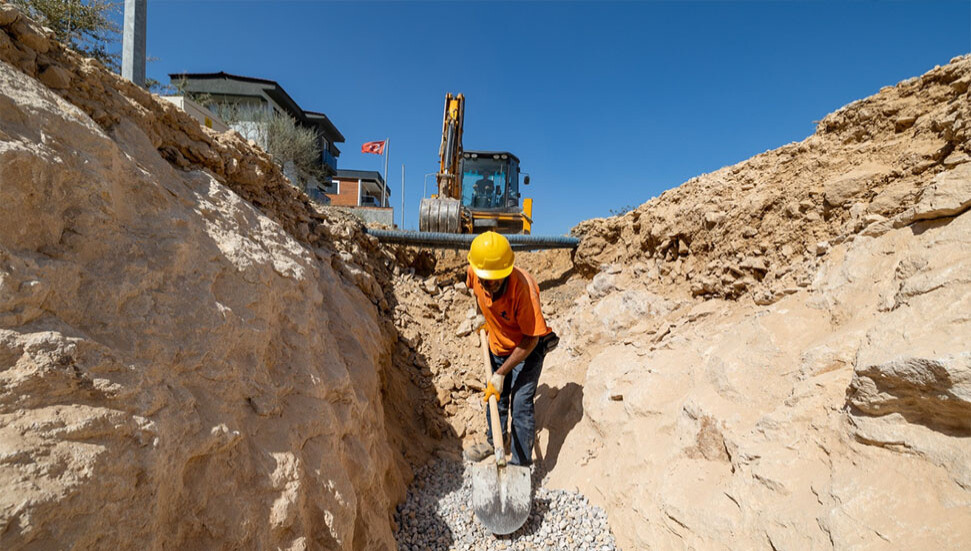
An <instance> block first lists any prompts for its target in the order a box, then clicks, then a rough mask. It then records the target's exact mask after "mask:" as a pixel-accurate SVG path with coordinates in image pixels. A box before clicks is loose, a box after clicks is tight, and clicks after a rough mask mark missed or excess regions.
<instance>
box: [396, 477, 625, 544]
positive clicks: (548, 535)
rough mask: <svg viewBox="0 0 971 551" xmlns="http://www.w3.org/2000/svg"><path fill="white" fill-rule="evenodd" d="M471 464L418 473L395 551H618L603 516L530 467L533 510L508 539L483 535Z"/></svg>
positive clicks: (400, 517) (400, 516)
mask: <svg viewBox="0 0 971 551" xmlns="http://www.w3.org/2000/svg"><path fill="white" fill-rule="evenodd" d="M472 468H473V464H472V463H471V462H469V461H465V462H458V461H454V460H450V459H437V460H433V461H431V462H429V463H428V464H427V465H425V466H423V467H422V468H420V469H418V471H417V472H416V473H415V480H414V481H413V482H412V485H411V487H410V488H409V490H408V497H407V498H406V499H405V501H404V502H403V503H402V504H401V505H399V506H398V509H397V512H396V514H395V522H396V524H397V530H396V531H395V538H396V539H397V542H398V550H399V551H446V550H456V551H458V550H462V551H503V550H509V551H514V550H527V549H528V550H539V551H574V550H577V549H583V550H587V551H616V550H617V547H616V545H615V543H614V537H613V535H612V534H611V532H610V528H609V526H608V525H607V514H606V513H605V512H604V510H603V509H601V508H600V507H597V506H595V505H592V504H591V503H590V502H589V501H588V500H587V498H586V497H584V496H583V495H582V494H580V493H578V492H575V491H568V490H554V489H549V488H546V487H545V486H544V485H543V483H542V482H541V481H542V479H543V476H542V469H540V468H538V467H537V465H535V464H534V465H533V467H532V479H533V486H532V487H533V491H534V494H535V495H534V497H533V508H532V510H531V511H530V514H529V518H528V519H527V520H526V523H525V524H524V525H523V527H522V528H520V529H519V530H517V531H516V532H514V533H512V534H509V535H506V536H495V535H493V534H491V533H489V532H488V531H486V530H485V529H484V528H483V527H482V525H481V524H480V523H479V521H478V520H477V519H476V518H475V512H474V511H473V510H472V506H471V503H472V474H471V473H472Z"/></svg>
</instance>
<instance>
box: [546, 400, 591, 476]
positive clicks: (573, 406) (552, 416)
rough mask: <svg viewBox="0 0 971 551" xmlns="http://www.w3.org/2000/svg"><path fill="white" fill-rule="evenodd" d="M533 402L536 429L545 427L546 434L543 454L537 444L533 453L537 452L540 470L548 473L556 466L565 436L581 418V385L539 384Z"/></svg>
mask: <svg viewBox="0 0 971 551" xmlns="http://www.w3.org/2000/svg"><path fill="white" fill-rule="evenodd" d="M535 403H536V429H537V431H540V430H543V429H546V430H547V431H548V433H549V441H548V443H547V446H546V455H545V456H542V455H540V454H541V452H540V449H539V446H537V447H536V453H537V455H540V457H539V463H540V464H542V466H543V471H545V472H549V471H551V470H553V468H554V467H555V466H556V461H557V459H558V458H559V456H560V450H561V449H562V448H563V442H565V441H566V437H567V435H568V434H570V431H571V430H573V427H575V426H576V425H577V423H579V422H580V419H582V418H583V387H582V386H580V385H578V384H576V383H567V384H566V385H564V386H562V387H550V386H549V385H546V384H541V385H539V388H537V389H536V402H535Z"/></svg>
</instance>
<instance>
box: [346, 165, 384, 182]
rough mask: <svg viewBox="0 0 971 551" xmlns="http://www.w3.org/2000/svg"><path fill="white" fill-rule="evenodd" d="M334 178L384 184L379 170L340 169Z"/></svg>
mask: <svg viewBox="0 0 971 551" xmlns="http://www.w3.org/2000/svg"><path fill="white" fill-rule="evenodd" d="M334 178H340V179H342V180H371V181H374V182H377V183H379V184H383V183H384V178H383V177H382V176H381V173H380V172H378V171H377V170H347V169H344V168H340V169H338V170H337V175H336V176H334Z"/></svg>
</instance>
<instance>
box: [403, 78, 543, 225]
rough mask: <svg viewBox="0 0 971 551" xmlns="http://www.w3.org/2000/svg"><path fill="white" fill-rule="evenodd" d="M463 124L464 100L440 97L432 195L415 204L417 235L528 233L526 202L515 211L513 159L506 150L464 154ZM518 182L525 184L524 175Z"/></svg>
mask: <svg viewBox="0 0 971 551" xmlns="http://www.w3.org/2000/svg"><path fill="white" fill-rule="evenodd" d="M464 119H465V96H464V95H462V94H458V95H455V96H453V95H452V94H446V95H445V111H444V114H443V117H442V143H441V145H440V146H439V148H438V157H439V171H438V174H437V177H436V183H437V184H438V193H437V194H435V195H432V196H431V197H430V198H423V199H422V200H421V207H420V211H419V216H418V227H419V230H421V231H423V232H441V233H480V232H483V231H487V230H494V231H499V232H502V233H509V234H515V233H529V232H530V230H531V228H532V202H531V201H530V200H528V199H527V200H525V201H523V202H522V207H521V206H520V195H519V159H518V158H517V157H516V156H515V155H513V154H512V153H509V152H508V151H466V150H465V149H464V148H463V145H462V138H463V132H464ZM523 183H524V184H528V183H529V177H528V176H527V177H526V179H525V181H524V182H523ZM523 207H525V211H524V208H523Z"/></svg>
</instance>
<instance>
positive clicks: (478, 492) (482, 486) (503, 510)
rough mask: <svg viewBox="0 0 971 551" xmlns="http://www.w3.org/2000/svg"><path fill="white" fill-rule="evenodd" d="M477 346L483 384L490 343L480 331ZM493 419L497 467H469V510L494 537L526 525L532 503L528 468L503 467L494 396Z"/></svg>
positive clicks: (488, 368) (488, 371) (491, 401)
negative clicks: (480, 360)
mask: <svg viewBox="0 0 971 551" xmlns="http://www.w3.org/2000/svg"><path fill="white" fill-rule="evenodd" d="M479 343H480V344H481V346H482V357H483V360H484V362H485V369H486V381H488V380H489V379H490V378H491V377H492V362H491V361H490V359H489V341H488V339H487V338H486V333H485V331H484V330H481V329H480V330H479ZM489 412H490V416H491V419H492V441H493V442H494V445H495V448H496V464H495V465H492V464H491V463H489V462H486V461H483V462H480V463H478V464H476V465H474V466H473V467H472V509H473V510H474V511H475V516H477V517H479V522H481V523H482V524H483V525H485V527H486V529H488V530H489V531H491V532H492V533H493V534H496V535H499V536H501V535H505V534H512V533H513V532H515V531H516V530H518V529H519V527H520V526H522V525H523V523H524V522H526V518H527V517H529V508H530V505H531V504H532V499H531V496H530V493H531V492H530V478H529V467H520V466H518V465H508V464H506V451H505V450H504V449H503V445H502V428H501V426H500V424H499V405H498V402H497V401H496V397H495V396H490V397H489Z"/></svg>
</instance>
